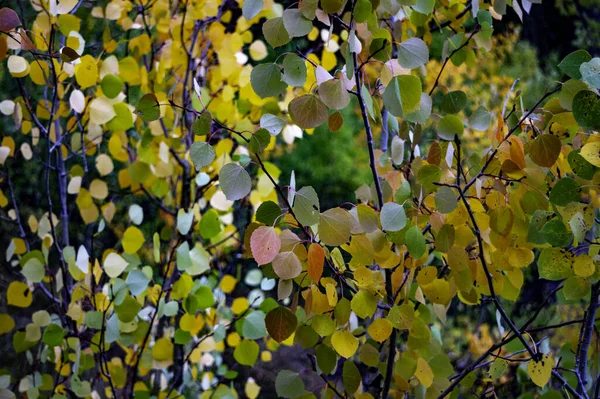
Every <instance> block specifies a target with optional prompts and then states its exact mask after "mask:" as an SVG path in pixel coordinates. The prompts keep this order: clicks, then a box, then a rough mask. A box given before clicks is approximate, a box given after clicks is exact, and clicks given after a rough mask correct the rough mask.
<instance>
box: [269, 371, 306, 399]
mask: <svg viewBox="0 0 600 399" xmlns="http://www.w3.org/2000/svg"><path fill="white" fill-rule="evenodd" d="M275 391H276V392H277V395H278V396H281V397H282V398H286V399H292V398H298V397H300V396H302V395H303V394H304V382H302V378H300V375H299V374H298V373H295V372H293V371H290V370H281V371H280V372H279V373H278V374H277V377H276V378H275Z"/></svg>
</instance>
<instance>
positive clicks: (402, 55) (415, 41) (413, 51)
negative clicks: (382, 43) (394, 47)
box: [398, 37, 429, 69]
mask: <svg viewBox="0 0 600 399" xmlns="http://www.w3.org/2000/svg"><path fill="white" fill-rule="evenodd" d="M427 61H429V48H428V47H427V45H426V44H425V42H424V41H423V40H421V39H419V38H414V37H413V38H410V39H408V40H405V41H403V42H402V43H400V45H399V46H398V63H400V65H401V66H402V68H407V69H413V68H417V67H420V66H422V65H425V64H426V63H427Z"/></svg>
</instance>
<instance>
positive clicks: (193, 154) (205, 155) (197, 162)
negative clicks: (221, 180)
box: [190, 141, 215, 171]
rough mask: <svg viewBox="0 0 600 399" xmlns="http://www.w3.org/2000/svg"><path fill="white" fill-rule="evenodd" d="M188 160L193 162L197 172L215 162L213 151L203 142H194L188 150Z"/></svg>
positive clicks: (210, 146)
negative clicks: (190, 159)
mask: <svg viewBox="0 0 600 399" xmlns="http://www.w3.org/2000/svg"><path fill="white" fill-rule="evenodd" d="M190 158H192V162H194V166H195V167H196V171H199V170H200V169H202V168H203V167H205V166H208V165H210V164H211V163H212V162H213V161H214V160H215V150H214V148H213V147H212V145H210V144H208V143H206V142H204V141H196V142H195V143H194V144H192V148H191V149H190Z"/></svg>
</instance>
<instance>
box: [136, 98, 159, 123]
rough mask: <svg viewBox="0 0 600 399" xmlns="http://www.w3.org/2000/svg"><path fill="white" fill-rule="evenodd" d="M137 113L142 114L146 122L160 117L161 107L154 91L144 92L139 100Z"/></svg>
mask: <svg viewBox="0 0 600 399" xmlns="http://www.w3.org/2000/svg"><path fill="white" fill-rule="evenodd" d="M135 113H136V114H138V115H139V116H141V117H142V120H143V121H145V122H151V121H155V120H157V119H159V118H160V107H159V104H158V99H157V98H156V96H155V95H154V94H153V93H148V94H144V95H143V96H142V98H141V99H140V101H139V102H138V106H137V108H136V110H135Z"/></svg>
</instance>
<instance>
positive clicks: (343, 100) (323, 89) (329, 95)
mask: <svg viewBox="0 0 600 399" xmlns="http://www.w3.org/2000/svg"><path fill="white" fill-rule="evenodd" d="M319 97H320V98H321V100H322V101H323V103H324V104H325V105H326V106H327V107H329V108H331V109H335V110H340V109H344V108H346V107H347V106H348V104H350V94H348V91H347V90H346V87H345V86H344V83H343V82H342V81H341V80H340V79H331V80H327V81H325V82H323V83H321V84H320V85H319Z"/></svg>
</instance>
